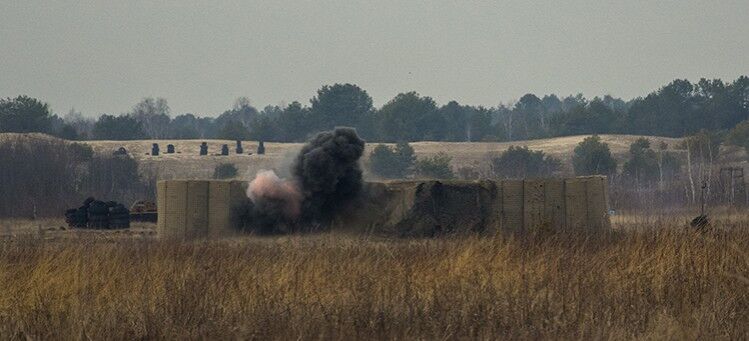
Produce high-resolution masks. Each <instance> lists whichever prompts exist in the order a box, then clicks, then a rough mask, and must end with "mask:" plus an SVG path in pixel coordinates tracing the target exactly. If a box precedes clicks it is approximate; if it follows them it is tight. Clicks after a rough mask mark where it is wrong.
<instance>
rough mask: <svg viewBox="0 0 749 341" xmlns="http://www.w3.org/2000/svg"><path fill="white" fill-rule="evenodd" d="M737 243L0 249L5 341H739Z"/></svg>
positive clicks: (629, 236) (740, 233) (93, 242)
mask: <svg viewBox="0 0 749 341" xmlns="http://www.w3.org/2000/svg"><path fill="white" fill-rule="evenodd" d="M747 250H749V231H747V230H746V228H745V226H736V225H732V226H717V227H716V229H715V230H713V231H711V232H708V233H704V234H703V233H696V232H690V231H687V230H685V229H684V228H683V227H682V226H681V225H676V224H674V225H673V226H640V227H639V228H622V229H620V230H617V231H614V232H610V233H602V234H582V233H580V234H552V235H548V234H547V235H530V236H525V237H522V238H521V237H502V236H498V237H477V236H460V237H444V238H435V239H418V240H417V239H399V240H390V239H381V238H374V237H370V238H366V237H362V236H350V235H341V234H337V233H323V234H316V235H304V236H286V237H242V238H235V239H230V240H223V241H201V242H191V243H176V242H161V241H158V240H155V239H153V238H140V239H134V238H130V239H128V238H105V237H102V236H100V235H96V234H88V235H82V236H80V238H63V239H56V240H48V239H45V238H42V237H39V236H26V237H23V236H20V237H15V238H12V239H5V240H3V241H0V338H2V339H29V338H30V339H89V338H90V339H162V338H167V339H194V338H198V339H214V340H220V339H237V338H238V339H298V338H301V339H347V340H348V339H393V338H407V339H413V338H417V339H430V340H434V339H455V338H480V339H506V338H520V339H537V338H547V339H579V338H583V339H602V338H603V339H611V338H613V339H631V338H653V339H663V338H671V339H715V338H717V339H732V340H736V339H746V338H748V337H749V279H748V278H749V256H748V255H747Z"/></svg>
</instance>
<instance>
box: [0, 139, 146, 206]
mask: <svg viewBox="0 0 749 341" xmlns="http://www.w3.org/2000/svg"><path fill="white" fill-rule="evenodd" d="M0 165H1V166H0V193H2V195H0V217H32V216H54V215H60V214H62V212H64V211H65V209H67V208H70V207H74V206H77V205H79V204H80V202H81V201H82V200H83V199H84V198H86V197H89V196H95V197H100V198H106V199H107V200H115V201H119V202H129V201H131V200H134V199H136V198H137V199H151V198H152V197H153V196H154V195H153V194H154V193H153V187H152V186H149V184H147V183H145V182H144V181H142V180H141V178H140V176H139V172H138V164H137V162H136V161H135V160H134V159H132V158H129V157H112V156H104V157H102V156H96V155H94V153H93V150H92V149H91V147H89V146H88V145H84V144H77V143H67V142H64V141H61V140H56V139H47V138H38V137H21V136H19V137H13V138H6V139H4V140H3V141H2V143H0Z"/></svg>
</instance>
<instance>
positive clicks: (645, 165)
mask: <svg viewBox="0 0 749 341" xmlns="http://www.w3.org/2000/svg"><path fill="white" fill-rule="evenodd" d="M629 155H630V157H629V160H628V161H627V162H626V163H624V169H623V171H624V175H625V176H626V177H628V178H630V179H632V180H634V181H635V182H638V183H639V182H641V181H642V182H653V181H655V180H657V179H658V174H659V167H658V156H657V155H656V154H655V151H653V150H652V149H650V141H648V140H647V139H645V138H639V139H637V141H635V142H633V143H632V145H630V147H629Z"/></svg>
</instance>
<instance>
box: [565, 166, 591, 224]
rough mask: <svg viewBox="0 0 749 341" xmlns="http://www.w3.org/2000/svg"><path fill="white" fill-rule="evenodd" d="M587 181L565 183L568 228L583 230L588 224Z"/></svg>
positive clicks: (570, 180)
mask: <svg viewBox="0 0 749 341" xmlns="http://www.w3.org/2000/svg"><path fill="white" fill-rule="evenodd" d="M586 184H587V180H586V179H585V178H574V179H567V180H565V181H564V205H565V211H566V216H567V217H566V218H567V219H566V222H567V223H566V228H568V229H583V228H585V226H586V225H587V224H588V199H587V186H586Z"/></svg>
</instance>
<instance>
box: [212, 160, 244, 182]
mask: <svg viewBox="0 0 749 341" xmlns="http://www.w3.org/2000/svg"><path fill="white" fill-rule="evenodd" d="M237 173H238V171H237V167H235V166H234V164H232V163H222V164H220V165H218V166H216V168H215V169H214V170H213V178H214V179H231V178H235V177H236V176H237Z"/></svg>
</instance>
